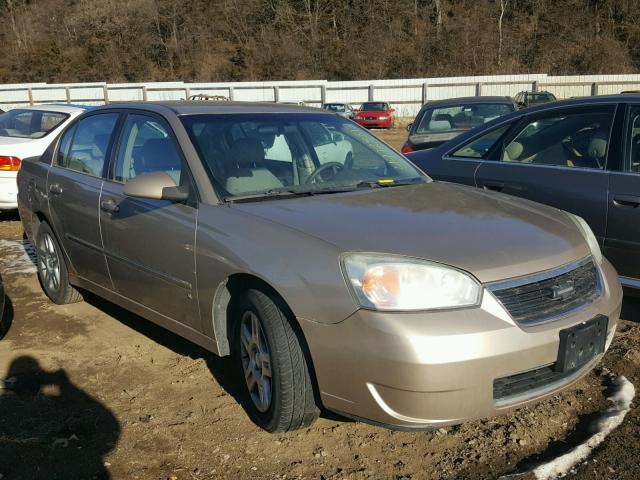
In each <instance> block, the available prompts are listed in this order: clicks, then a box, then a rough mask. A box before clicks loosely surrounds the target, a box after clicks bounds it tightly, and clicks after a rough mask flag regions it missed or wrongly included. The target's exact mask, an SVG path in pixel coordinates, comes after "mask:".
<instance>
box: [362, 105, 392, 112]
mask: <svg viewBox="0 0 640 480" xmlns="http://www.w3.org/2000/svg"><path fill="white" fill-rule="evenodd" d="M360 111H361V112H386V111H387V104H386V103H363V104H362V106H361V107H360Z"/></svg>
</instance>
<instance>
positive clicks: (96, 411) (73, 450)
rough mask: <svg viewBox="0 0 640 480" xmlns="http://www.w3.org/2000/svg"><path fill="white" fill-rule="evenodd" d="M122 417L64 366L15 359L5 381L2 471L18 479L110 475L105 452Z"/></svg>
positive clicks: (0, 410)
mask: <svg viewBox="0 0 640 480" xmlns="http://www.w3.org/2000/svg"><path fill="white" fill-rule="evenodd" d="M119 436H120V423H119V422H118V420H117V418H116V417H115V416H114V414H113V413H112V412H111V411H110V410H109V409H108V408H107V407H105V406H104V405H103V404H102V403H100V402H99V401H98V400H96V399H95V398H93V397H92V396H91V395H89V394H88V393H86V392H84V391H83V390H81V389H80V388H78V387H77V386H75V385H74V384H73V383H72V382H71V381H70V379H69V377H68V375H67V373H66V372H65V371H64V370H63V369H60V370H56V371H46V370H44V369H42V368H41V366H40V365H39V363H38V361H37V360H36V359H35V358H33V357H30V356H19V357H16V358H15V359H13V361H12V362H11V364H10V366H9V370H8V372H7V374H6V376H5V378H4V381H3V383H2V384H1V385H0V475H1V477H2V478H7V479H16V480H30V479H41V478H47V479H61V480H62V479H65V480H66V479H71V478H74V479H75V478H77V479H96V480H102V479H108V478H110V475H109V473H108V471H107V469H106V468H105V465H104V456H105V454H107V453H108V452H109V451H111V450H112V449H113V448H114V447H115V445H116V444H117V442H118V438H119Z"/></svg>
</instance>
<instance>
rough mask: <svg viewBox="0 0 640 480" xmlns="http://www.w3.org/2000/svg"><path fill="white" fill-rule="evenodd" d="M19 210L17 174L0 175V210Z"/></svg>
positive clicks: (4, 173)
mask: <svg viewBox="0 0 640 480" xmlns="http://www.w3.org/2000/svg"><path fill="white" fill-rule="evenodd" d="M16 208H18V184H17V183H16V172H1V173H0V210H15V209H16Z"/></svg>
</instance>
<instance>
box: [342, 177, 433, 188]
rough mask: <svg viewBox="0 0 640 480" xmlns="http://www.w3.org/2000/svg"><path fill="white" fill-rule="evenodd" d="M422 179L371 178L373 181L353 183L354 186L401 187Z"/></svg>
mask: <svg viewBox="0 0 640 480" xmlns="http://www.w3.org/2000/svg"><path fill="white" fill-rule="evenodd" d="M420 180H421V179H420V178H414V179H411V180H403V181H396V180H391V179H389V180H386V179H381V180H371V181H364V182H358V183H356V184H355V185H353V187H355V188H389V187H401V186H403V185H415V184H417V183H420Z"/></svg>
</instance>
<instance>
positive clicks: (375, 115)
mask: <svg viewBox="0 0 640 480" xmlns="http://www.w3.org/2000/svg"><path fill="white" fill-rule="evenodd" d="M394 112H395V109H393V108H391V105H389V104H388V103H387V102H365V103H363V104H362V105H360V108H359V109H358V110H356V112H355V117H354V120H355V121H356V122H357V123H358V124H360V125H362V126H363V127H375V128H394V127H395V125H396V119H395V116H394Z"/></svg>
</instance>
